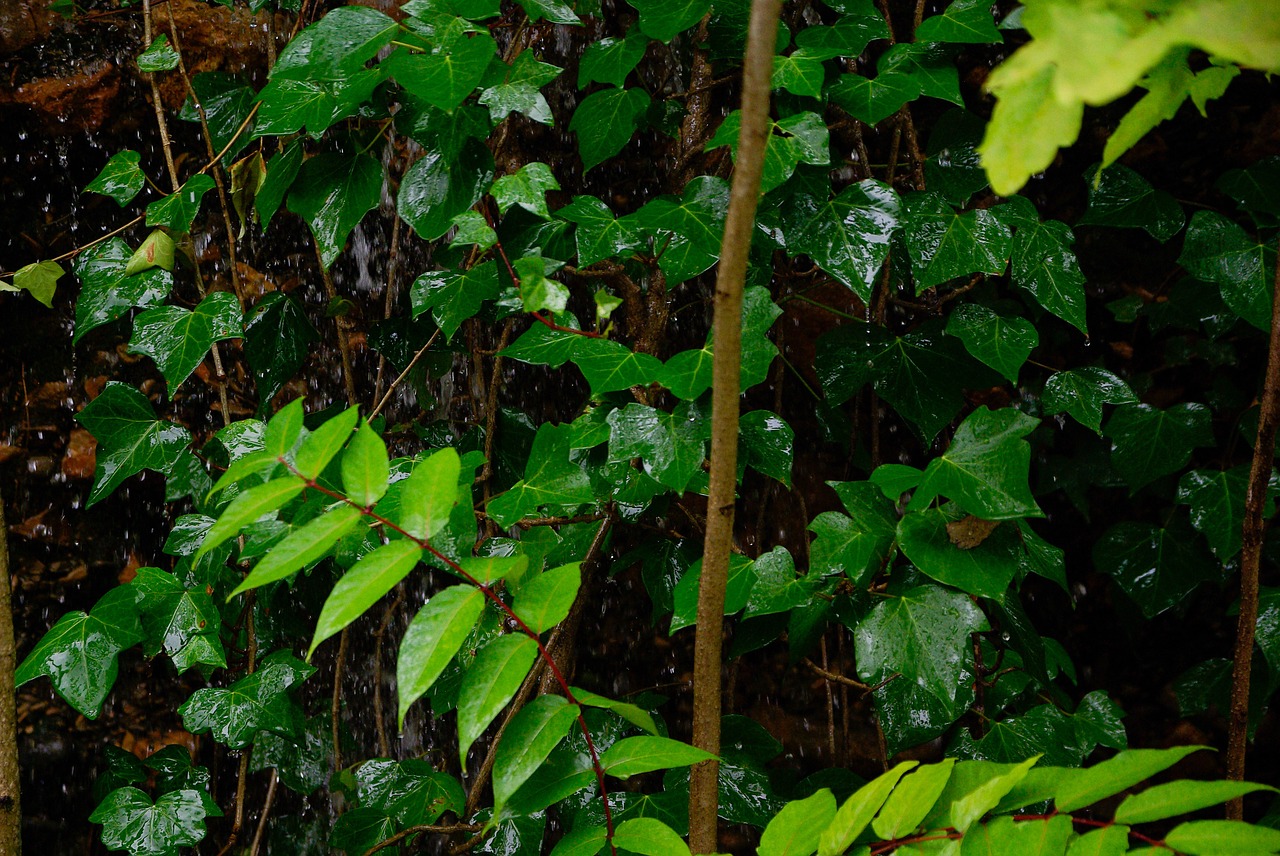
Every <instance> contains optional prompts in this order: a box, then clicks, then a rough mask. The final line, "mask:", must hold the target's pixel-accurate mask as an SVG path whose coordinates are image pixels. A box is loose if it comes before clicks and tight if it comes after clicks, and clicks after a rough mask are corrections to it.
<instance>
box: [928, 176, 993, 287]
mask: <svg viewBox="0 0 1280 856" xmlns="http://www.w3.org/2000/svg"><path fill="white" fill-rule="evenodd" d="M903 219H904V222H905V225H906V243H907V249H908V250H909V251H910V253H911V270H912V273H913V275H914V276H915V279H916V291H917V293H919V292H921V291H924V290H925V289H927V288H932V287H933V286H935V285H941V284H942V283H944V282H948V281H950V280H953V279H955V278H957V277H961V276H965V275H967V274H971V273H989V274H1000V273H1004V269H1005V267H1006V265H1008V263H1009V253H1010V250H1011V249H1012V243H1013V242H1012V235H1011V234H1010V232H1009V229H1008V228H1007V227H1006V226H1004V225H1003V224H1002V223H1000V221H999V220H998V218H996V216H995V215H994V214H993V213H992V212H991V211H989V210H977V211H966V212H964V213H958V212H957V211H956V210H955V209H954V208H952V207H951V205H950V204H949V203H948V202H947V201H946V200H945V199H944V198H943V197H942V196H941V195H940V194H937V193H913V194H909V195H908V196H907V198H906V199H905V217H904V218H903Z"/></svg>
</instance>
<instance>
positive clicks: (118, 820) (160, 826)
mask: <svg viewBox="0 0 1280 856" xmlns="http://www.w3.org/2000/svg"><path fill="white" fill-rule="evenodd" d="M206 815H207V812H206V811H205V806H204V803H203V801H202V800H201V799H200V794H199V793H198V792H196V791H193V790H182V791H172V792H170V793H167V794H165V795H164V796H162V797H160V798H158V799H157V800H156V801H155V803H154V804H152V802H151V798H150V797H148V796H147V795H146V794H144V793H143V792H142V791H140V790H138V789H137V788H133V787H125V788H117V789H116V790H114V791H112V792H111V793H110V794H108V795H107V798H106V799H104V800H103V801H102V802H101V803H100V804H99V805H98V807H97V808H96V809H94V812H93V814H91V815H89V822H90V823H100V824H102V843H103V845H104V846H106V847H107V848H108V849H109V850H128V851H129V853H130V854H132V856H178V850H179V848H182V847H194V846H195V845H197V844H199V843H200V842H201V841H203V840H204V836H205V826H204V819H205V817H206Z"/></svg>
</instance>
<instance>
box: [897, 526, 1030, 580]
mask: <svg viewBox="0 0 1280 856" xmlns="http://www.w3.org/2000/svg"><path fill="white" fill-rule="evenodd" d="M959 518H960V515H959V513H958V512H956V511H955V510H954V509H951V508H943V509H927V510H925V511H918V512H914V513H911V514H907V515H905V516H904V517H903V518H902V521H901V522H900V523H899V524H898V545H899V547H901V549H902V552H903V554H904V555H906V557H907V558H908V559H910V560H911V563H912V564H913V565H915V566H916V567H917V568H919V569H920V570H921V571H923V572H924V573H926V574H928V575H929V576H930V577H933V578H934V579H935V580H937V581H938V582H940V583H946V584H947V585H949V586H954V587H955V588H958V589H960V590H961V591H963V592H967V593H969V594H972V595H976V596H978V597H992V598H998V597H1001V596H1003V595H1004V593H1005V591H1006V590H1007V589H1008V588H1009V583H1010V582H1012V581H1013V579H1014V577H1015V576H1017V574H1018V571H1019V570H1021V567H1022V562H1021V560H1022V555H1021V553H1022V551H1021V550H1020V549H1019V547H1020V546H1021V545H1020V543H1019V540H1018V535H1017V530H1016V529H1015V528H1014V527H1013V526H1012V525H1011V524H1003V525H1001V526H997V527H996V529H995V530H993V532H992V534H991V535H990V536H988V537H987V538H985V539H984V540H983V541H982V542H981V543H980V544H977V545H976V546H972V547H968V548H966V547H963V546H960V545H957V544H955V543H954V541H953V539H952V537H951V534H950V532H949V531H948V529H947V524H948V523H952V522H954V521H956V520H958V519H959Z"/></svg>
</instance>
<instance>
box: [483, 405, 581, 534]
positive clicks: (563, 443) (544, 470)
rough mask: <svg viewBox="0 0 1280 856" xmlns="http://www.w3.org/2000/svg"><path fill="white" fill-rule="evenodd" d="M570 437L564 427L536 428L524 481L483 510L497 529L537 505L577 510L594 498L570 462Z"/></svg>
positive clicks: (516, 484)
mask: <svg viewBox="0 0 1280 856" xmlns="http://www.w3.org/2000/svg"><path fill="white" fill-rule="evenodd" d="M572 433H573V429H572V427H571V426H570V425H569V424H567V423H566V424H564V425H552V424H551V423H546V424H544V425H542V426H541V427H540V428H538V433H537V435H535V437H534V439H533V447H532V448H531V449H530V450H529V460H528V463H527V464H526V465H525V471H524V478H523V479H521V480H520V481H518V482H516V483H515V485H513V486H512V487H511V489H510V490H508V491H507V492H506V493H504V494H502V495H501V496H496V497H494V498H493V499H491V500H490V501H489V504H488V506H487V507H486V509H485V510H486V512H487V513H488V514H489V516H490V517H492V518H493V519H494V520H495V521H497V523H498V525H499V526H504V527H505V526H510V525H512V524H514V523H515V522H516V521H517V520H519V519H520V518H522V517H524V516H526V515H527V514H529V512H531V511H533V510H535V509H536V508H538V506H540V505H568V506H577V505H581V504H583V503H587V502H591V501H592V500H593V499H594V498H595V494H594V493H593V492H592V491H591V481H590V479H588V478H587V474H586V472H584V471H583V469H582V468H581V467H580V466H578V465H577V464H575V463H573V462H572V461H571V460H569V440H570V436H571V434H572Z"/></svg>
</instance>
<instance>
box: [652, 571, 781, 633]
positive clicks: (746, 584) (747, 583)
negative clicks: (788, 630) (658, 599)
mask: <svg viewBox="0 0 1280 856" xmlns="http://www.w3.org/2000/svg"><path fill="white" fill-rule="evenodd" d="M791 571H792V578H794V576H795V566H794V565H792V568H791ZM701 579H702V560H701V559H699V560H698V561H697V562H695V563H694V564H693V565H692V566H690V567H689V569H688V570H686V571H685V572H684V573H683V574H682V575H681V577H680V579H679V581H677V582H676V585H675V589H674V590H673V591H672V593H671V600H672V608H673V611H672V614H671V632H672V633H675V632H676V631H677V630H683V629H684V628H686V627H692V626H693V625H694V622H695V621H697V618H698V589H699V586H700V584H701ZM755 583H756V563H755V562H753V561H752V560H751V559H748V558H747V557H746V556H743V555H741V554H739V553H730V554H729V578H728V581H727V583H726V585H725V595H724V614H725V615H733V614H734V613H736V612H740V611H742V610H743V609H744V608H745V607H746V605H747V600H748V599H749V598H750V597H751V589H752V588H753V587H754V586H755Z"/></svg>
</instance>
